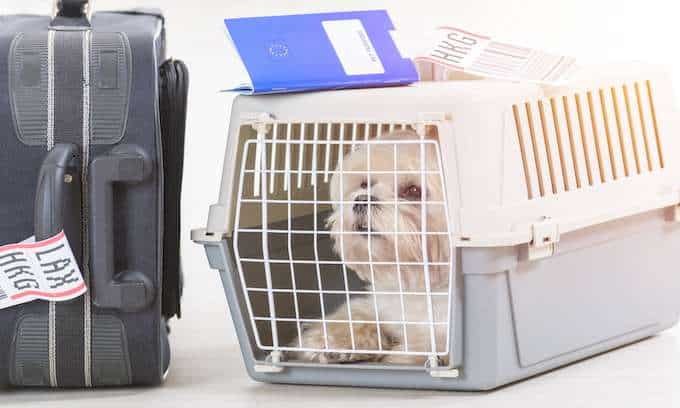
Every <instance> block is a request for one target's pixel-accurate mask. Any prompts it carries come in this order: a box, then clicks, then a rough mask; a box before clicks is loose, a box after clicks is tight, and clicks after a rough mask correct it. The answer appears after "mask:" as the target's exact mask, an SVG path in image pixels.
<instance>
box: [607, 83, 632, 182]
mask: <svg viewBox="0 0 680 408" xmlns="http://www.w3.org/2000/svg"><path fill="white" fill-rule="evenodd" d="M611 94H612V102H613V105H614V118H615V119H616V131H617V133H618V136H619V146H620V148H621V158H622V159H623V171H624V173H625V174H626V177H629V176H630V170H629V169H628V155H627V154H626V147H625V146H626V144H625V143H626V142H625V140H624V138H623V128H622V126H621V111H620V110H619V100H618V97H617V95H616V88H614V87H612V88H611Z"/></svg>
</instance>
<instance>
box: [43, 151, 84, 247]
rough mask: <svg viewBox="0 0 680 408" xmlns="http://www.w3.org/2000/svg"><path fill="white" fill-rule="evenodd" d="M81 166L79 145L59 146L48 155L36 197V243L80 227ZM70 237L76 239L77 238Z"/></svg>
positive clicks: (44, 162)
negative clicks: (67, 229) (69, 228)
mask: <svg viewBox="0 0 680 408" xmlns="http://www.w3.org/2000/svg"><path fill="white" fill-rule="evenodd" d="M79 167H80V163H79V159H78V147H77V146H75V145H72V144H58V145H56V146H54V148H53V149H52V150H51V151H50V152H49V153H48V154H47V157H46V158H45V160H44V161H43V164H42V166H41V168H40V174H39V176H38V187H37V191H36V196H35V238H36V240H38V241H42V240H45V239H48V238H51V237H53V236H55V235H57V234H58V233H60V232H61V231H62V230H64V229H66V226H67V225H68V226H73V227H79V225H80V205H81V202H80V201H81V198H80V180H78V175H79V173H80V171H79ZM69 218H70V219H69ZM76 224H77V225H76ZM78 229H79V228H78ZM69 238H70V239H71V240H75V239H76V238H77V237H74V236H71V237H69ZM79 242H80V241H79V240H78V241H77V243H79ZM72 243H76V242H72Z"/></svg>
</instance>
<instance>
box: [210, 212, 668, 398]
mask: <svg viewBox="0 0 680 408" xmlns="http://www.w3.org/2000/svg"><path fill="white" fill-rule="evenodd" d="M671 219H672V217H669V212H668V211H667V210H658V211H653V212H649V213H645V214H640V215H636V216H632V217H628V218H625V219H621V220H618V221H615V222H610V223H607V224H602V225H599V226H594V227H591V228H587V229H585V230H582V231H579V232H577V233H572V234H568V235H566V236H563V237H562V239H561V241H560V243H559V245H558V248H557V251H556V254H555V255H553V256H552V257H549V258H545V259H542V260H540V261H531V262H530V261H523V260H522V253H523V251H522V248H520V247H504V248H460V249H458V251H459V257H458V259H459V260H458V275H457V276H458V280H459V281H458V285H457V290H458V293H457V303H458V304H457V307H456V313H455V316H456V317H455V320H456V322H455V323H456V330H455V333H456V336H455V338H454V341H453V342H452V344H453V350H454V362H456V365H457V366H460V375H459V376H458V377H457V378H441V377H433V376H432V375H430V373H428V372H426V371H425V370H424V369H415V368H413V369H404V368H403V367H401V368H394V367H388V366H371V367H368V366H362V365H344V366H342V367H325V366H319V365H316V366H294V367H290V366H285V367H284V369H283V370H281V371H280V372H276V373H263V372H257V371H256V370H255V366H256V364H262V363H265V364H266V362H265V361H264V357H265V355H264V353H262V352H261V351H258V349H257V346H256V345H255V344H254V342H253V340H252V339H253V336H252V327H251V325H250V323H249V320H248V316H247V308H246V306H245V303H244V301H245V299H244V297H243V294H242V291H241V290H240V288H241V286H240V281H239V277H238V272H237V271H236V269H235V265H234V263H233V256H232V251H231V249H230V245H229V243H228V242H227V241H224V240H223V241H212V242H204V244H205V246H206V251H207V254H208V258H209V260H210V263H211V266H212V267H213V268H215V269H218V270H220V273H221V277H222V281H223V283H224V287H225V292H226V294H227V298H228V301H229V306H230V310H231V313H232V318H233V319H234V323H235V327H236V329H237V332H238V337H239V341H240V342H241V349H242V352H243V357H244V360H245V365H246V367H247V369H248V372H249V374H250V376H251V377H252V378H253V379H255V380H257V381H262V382H271V383H286V384H313V385H338V386H357V387H387V388H412V389H435V390H459V391H482V390H490V389H494V388H497V387H500V386H502V385H506V384H509V383H513V382H516V381H519V380H522V379H526V378H529V377H532V376H535V375H537V374H540V373H543V372H546V371H549V370H552V369H555V368H558V367H561V366H564V365H567V364H570V363H573V362H576V361H579V360H582V359H585V358H588V357H591V356H593V355H597V354H600V353H603V352H606V351H609V350H612V349H615V348H618V347H621V346H623V345H626V344H630V343H632V342H635V341H638V340H641V339H644V338H647V337H650V336H652V335H654V334H656V333H658V332H660V331H662V330H665V329H667V328H669V327H671V326H673V325H674V324H675V323H676V322H677V320H678V315H679V314H680V296H678V293H680V273H678V272H677V261H676V259H675V256H676V254H677V252H678V249H680V224H678V223H676V222H673V221H672V220H671Z"/></svg>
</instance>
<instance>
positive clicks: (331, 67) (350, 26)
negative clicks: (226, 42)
mask: <svg viewBox="0 0 680 408" xmlns="http://www.w3.org/2000/svg"><path fill="white" fill-rule="evenodd" d="M225 24H226V27H227V33H228V35H229V37H230V39H231V41H232V42H233V44H234V46H235V47H236V50H237V52H238V54H239V55H240V57H241V60H242V61H243V64H244V66H245V68H246V71H247V72H248V74H249V76H250V80H249V81H244V82H243V83H240V84H238V85H236V86H235V87H234V88H232V89H230V90H235V91H240V92H244V93H254V94H258V93H279V92H299V91H309V90H322V89H341V88H359V87H375V86H390V85H405V84H409V83H413V82H415V81H417V80H418V73H417V71H416V68H415V65H414V63H413V61H412V60H411V59H409V58H405V57H403V56H402V55H401V53H400V51H399V49H398V47H397V45H396V44H395V42H394V40H393V38H392V34H391V33H392V31H393V30H394V26H393V24H392V20H391V19H390V17H389V15H388V14H387V12H386V11H385V10H371V11H355V12H340V13H322V14H303V15H290V16H276V17H253V18H235V19H226V20H225Z"/></svg>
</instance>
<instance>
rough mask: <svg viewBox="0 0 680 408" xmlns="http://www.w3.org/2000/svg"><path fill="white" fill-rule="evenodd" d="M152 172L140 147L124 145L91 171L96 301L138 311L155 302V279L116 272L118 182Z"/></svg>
mask: <svg viewBox="0 0 680 408" xmlns="http://www.w3.org/2000/svg"><path fill="white" fill-rule="evenodd" d="M150 175H151V160H150V159H149V157H148V156H147V155H146V154H145V153H144V152H143V151H142V150H141V149H140V148H138V147H136V146H131V145H121V146H117V147H116V148H114V149H113V150H112V151H111V152H110V153H109V154H108V155H104V156H100V157H97V158H95V159H94V160H93V161H92V164H90V173H89V205H90V214H89V231H90V234H89V239H90V254H91V257H90V272H91V274H92V290H93V301H94V304H95V305H97V306H98V307H101V308H106V309H118V310H122V311H137V310H141V309H144V308H146V307H147V306H149V305H150V304H151V302H153V300H154V297H155V290H154V286H153V283H152V282H151V280H150V279H149V278H148V277H146V276H145V275H144V274H143V273H141V272H138V271H116V270H115V262H114V255H115V251H114V247H113V246H114V242H115V241H114V223H115V220H114V217H113V213H114V189H113V186H114V184H119V185H120V184H136V183H141V182H143V181H144V180H146V179H147V178H148V177H149V176H150Z"/></svg>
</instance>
